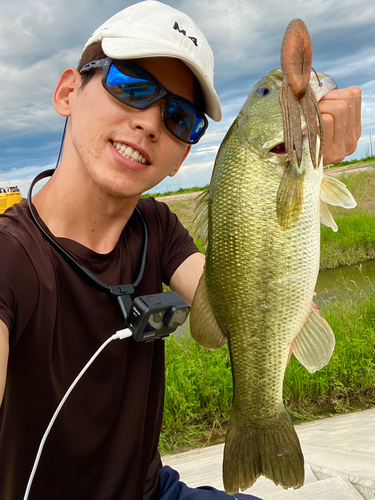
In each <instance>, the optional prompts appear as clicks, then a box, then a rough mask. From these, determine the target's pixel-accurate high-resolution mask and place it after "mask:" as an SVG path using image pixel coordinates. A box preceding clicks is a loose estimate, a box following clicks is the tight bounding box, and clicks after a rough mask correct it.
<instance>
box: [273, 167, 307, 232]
mask: <svg viewBox="0 0 375 500" xmlns="http://www.w3.org/2000/svg"><path fill="white" fill-rule="evenodd" d="M303 178H304V174H302V173H299V172H297V170H296V169H295V167H294V165H293V163H292V162H289V163H288V165H287V167H286V170H285V172H284V175H283V177H282V179H281V182H280V185H279V189H278V191H277V195H276V214H277V219H278V221H279V224H280V226H281V227H282V228H283V229H289V227H290V226H291V225H292V224H294V223H295V222H297V221H298V219H299V217H300V215H301V211H302V203H303Z"/></svg>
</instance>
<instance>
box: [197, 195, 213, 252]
mask: <svg viewBox="0 0 375 500" xmlns="http://www.w3.org/2000/svg"><path fill="white" fill-rule="evenodd" d="M195 201H196V206H195V209H194V214H195V218H194V224H195V229H196V232H197V236H198V238H200V239H201V240H202V246H203V248H204V249H206V248H207V242H208V207H209V204H210V196H209V187H207V188H206V189H204V190H203V191H202V192H201V193H200V194H199V195H198V196H197V198H196V200H195Z"/></svg>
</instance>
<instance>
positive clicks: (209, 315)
mask: <svg viewBox="0 0 375 500" xmlns="http://www.w3.org/2000/svg"><path fill="white" fill-rule="evenodd" d="M190 333H191V336H192V337H193V339H194V340H195V341H196V342H198V344H200V345H202V346H203V347H205V348H206V349H210V350H212V351H214V350H215V349H218V348H219V347H222V346H223V345H224V344H226V343H227V337H226V336H225V335H224V333H223V332H222V330H221V328H220V326H219V324H218V322H217V321H216V318H215V315H214V313H213V311H212V308H211V305H210V302H209V298H208V293H207V285H206V275H205V273H203V274H202V277H201V279H200V281H199V285H198V288H197V291H196V292H195V296H194V300H193V305H192V307H191V313H190Z"/></svg>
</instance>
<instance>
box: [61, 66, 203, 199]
mask: <svg viewBox="0 0 375 500" xmlns="http://www.w3.org/2000/svg"><path fill="white" fill-rule="evenodd" d="M137 63H138V64H139V65H140V66H142V67H144V68H145V69H146V70H147V71H149V72H150V73H151V74H153V75H154V76H155V77H156V78H157V79H158V80H159V81H160V82H161V83H162V84H163V85H164V86H165V87H166V88H167V89H168V90H169V91H170V92H173V93H174V94H177V95H180V96H182V97H185V98H186V99H188V100H190V101H192V102H195V101H196V97H195V95H194V76H193V73H192V72H191V71H190V70H189V69H188V68H187V66H185V64H183V63H182V62H181V61H179V60H177V59H171V58H148V59H142V60H137ZM101 78H102V72H101V71H98V74H96V75H95V76H94V77H93V78H92V80H90V81H89V83H88V84H87V85H86V86H84V87H83V88H82V89H79V90H78V91H76V92H75V93H74V96H73V98H72V106H71V124H70V126H71V141H72V145H73V151H74V152H75V153H74V154H75V155H76V162H77V163H78V165H77V166H79V168H81V169H82V170H83V174H84V176H87V179H88V181H89V182H92V183H93V184H94V185H96V186H97V187H99V188H100V189H102V190H103V191H105V192H107V193H108V194H111V195H115V196H125V197H127V198H128V197H134V196H139V195H140V194H141V193H143V192H145V191H147V190H148V189H151V188H152V187H154V186H155V185H157V184H158V183H159V182H160V181H162V180H163V179H164V178H165V177H167V176H168V175H171V176H172V175H174V174H175V173H177V171H178V169H179V167H180V165H181V163H182V162H183V160H184V159H185V157H186V156H187V154H188V152H189V150H190V146H188V145H187V144H185V143H183V142H182V141H180V140H179V139H177V138H175V137H174V136H172V135H171V134H170V133H169V132H168V131H167V129H166V128H165V126H164V124H163V121H162V119H161V106H162V105H163V103H164V101H163V100H161V101H158V102H156V103H155V104H154V105H152V106H151V107H149V108H147V109H145V110H137V109H133V108H130V107H129V106H126V105H125V104H123V103H121V102H120V101H118V100H117V99H115V98H114V97H113V96H112V95H110V94H109V92H107V91H106V90H105V89H104V88H103V86H102V83H101ZM114 143H115V145H114ZM119 148H120V151H119ZM124 150H125V151H124ZM145 160H146V162H145Z"/></svg>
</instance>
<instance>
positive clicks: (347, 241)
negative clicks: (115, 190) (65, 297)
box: [160, 157, 375, 453]
mask: <svg viewBox="0 0 375 500" xmlns="http://www.w3.org/2000/svg"><path fill="white" fill-rule="evenodd" d="M367 161H368V162H369V165H370V164H371V162H372V163H374V161H375V157H372V158H368V159H367ZM345 163H346V162H345ZM345 163H344V165H345ZM349 167H352V164H350V165H349ZM337 171H338V169H332V170H331V169H329V170H328V172H326V173H328V174H329V175H338V176H339V179H340V180H341V181H342V182H344V183H345V184H346V185H347V187H348V189H349V190H350V191H351V193H352V194H353V195H354V197H355V199H356V201H357V204H358V206H357V207H356V208H355V209H352V210H343V209H340V208H339V207H330V210H331V212H332V215H333V217H334V219H335V220H336V223H337V225H338V228H339V229H338V232H337V233H334V232H333V231H332V230H331V229H330V228H327V227H324V226H322V239H321V270H324V269H332V268H338V267H340V266H347V265H353V264H357V265H358V273H360V272H361V267H360V263H362V262H364V261H369V260H373V259H375V196H374V194H375V168H374V167H372V166H369V168H367V169H365V170H345V171H341V172H338V173H337ZM195 190H196V191H199V190H200V188H195ZM182 191H184V192H181V193H178V194H177V195H175V193H167V194H168V196H165V197H164V198H163V199H162V201H165V202H166V203H168V205H169V206H170V207H171V209H172V210H173V211H174V212H176V213H177V214H178V215H179V217H180V219H181V221H182V222H183V224H184V225H185V226H186V227H187V228H188V229H189V231H190V232H191V234H192V235H193V236H194V225H193V218H194V215H193V211H194V207H195V202H194V198H195V196H196V193H195V194H194V193H189V192H187V193H186V191H189V190H182ZM197 243H198V246H199V245H200V242H199V241H198V242H197ZM342 269H345V267H342ZM323 272H324V271H323ZM340 288H341V289H342V290H344V292H341V293H339V294H334V295H332V294H331V295H330V296H329V298H328V299H325V300H324V299H323V298H321V297H317V299H316V302H317V303H318V305H319V307H320V308H321V310H322V314H323V316H324V317H325V318H326V319H327V321H328V322H329V324H330V325H331V327H332V329H333V331H334V332H335V336H336V348H335V351H334V353H333V356H332V358H331V360H330V362H329V364H328V365H327V366H326V367H325V368H323V369H322V370H321V371H319V372H317V373H315V374H311V373H309V372H308V371H307V370H306V369H305V368H304V367H303V366H302V365H300V364H299V363H298V361H297V360H296V359H295V358H294V356H292V359H291V361H290V363H289V366H288V368H287V371H286V375H285V380H284V399H285V404H286V406H287V408H288V411H289V413H290V415H291V416H292V417H293V418H294V419H295V421H296V422H298V421H303V420H311V419H315V418H320V417H321V416H325V415H327V414H333V413H337V412H349V411H355V410H359V409H364V408H367V407H369V406H374V405H375V356H374V352H375V294H374V293H372V289H373V288H375V284H372V282H371V280H370V279H369V280H368V286H367V287H366V289H365V290H364V289H363V288H359V287H358V286H357V284H356V282H355V280H352V279H351V280H346V279H345V277H343V283H342V286H341V287H340ZM231 402H232V377H231V369H230V360H229V353H228V349H227V347H226V346H225V347H223V348H221V349H219V350H217V351H215V352H211V351H207V350H205V349H204V348H202V347H200V346H199V345H198V344H196V343H195V342H194V341H193V340H192V339H191V337H190V335H189V329H188V327H187V328H186V335H182V336H179V337H177V336H173V335H172V336H171V337H170V338H168V339H167V340H166V397H165V412H164V422H163V432H162V436H161V439H160V450H161V452H162V453H163V452H164V453H167V452H168V453H170V452H173V451H176V450H178V451H181V450H183V449H187V448H190V447H198V446H204V445H208V444H214V443H216V442H221V441H223V440H224V437H225V429H226V424H227V422H228V419H229V412H230V408H231Z"/></svg>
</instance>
